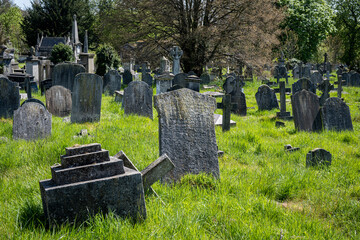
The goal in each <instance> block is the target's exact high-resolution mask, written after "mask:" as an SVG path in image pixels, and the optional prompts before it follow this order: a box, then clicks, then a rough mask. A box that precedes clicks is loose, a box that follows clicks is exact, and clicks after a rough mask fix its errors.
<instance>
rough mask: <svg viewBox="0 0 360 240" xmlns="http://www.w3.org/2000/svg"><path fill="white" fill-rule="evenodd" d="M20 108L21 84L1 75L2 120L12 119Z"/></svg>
mask: <svg viewBox="0 0 360 240" xmlns="http://www.w3.org/2000/svg"><path fill="white" fill-rule="evenodd" d="M19 107H20V92H19V84H18V83H14V82H12V81H10V80H9V79H8V78H7V77H5V76H4V75H0V118H12V116H13V115H14V111H15V110H16V109H18V108H19Z"/></svg>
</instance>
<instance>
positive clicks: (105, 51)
mask: <svg viewBox="0 0 360 240" xmlns="http://www.w3.org/2000/svg"><path fill="white" fill-rule="evenodd" d="M96 66H97V68H96V74H98V75H100V76H104V74H105V73H106V72H107V71H108V70H110V69H117V68H118V67H119V66H120V58H119V56H118V54H117V52H116V51H115V49H114V48H113V47H112V46H110V45H107V44H104V45H100V46H99V47H98V48H97V49H96Z"/></svg>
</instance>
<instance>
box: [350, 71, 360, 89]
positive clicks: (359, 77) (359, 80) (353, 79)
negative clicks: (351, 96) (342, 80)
mask: <svg viewBox="0 0 360 240" xmlns="http://www.w3.org/2000/svg"><path fill="white" fill-rule="evenodd" d="M350 86H354V87H360V73H357V72H356V73H352V74H351V76H350Z"/></svg>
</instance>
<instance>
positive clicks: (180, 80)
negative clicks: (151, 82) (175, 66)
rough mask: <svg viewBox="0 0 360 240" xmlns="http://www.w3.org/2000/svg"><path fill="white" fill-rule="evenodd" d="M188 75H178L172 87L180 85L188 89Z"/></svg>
mask: <svg viewBox="0 0 360 240" xmlns="http://www.w3.org/2000/svg"><path fill="white" fill-rule="evenodd" d="M187 76H188V75H187V74H186V73H179V74H176V75H175V77H174V79H173V81H172V85H173V86H174V85H178V86H180V87H183V88H185V87H186V83H187V82H186V80H185V79H186V78H187Z"/></svg>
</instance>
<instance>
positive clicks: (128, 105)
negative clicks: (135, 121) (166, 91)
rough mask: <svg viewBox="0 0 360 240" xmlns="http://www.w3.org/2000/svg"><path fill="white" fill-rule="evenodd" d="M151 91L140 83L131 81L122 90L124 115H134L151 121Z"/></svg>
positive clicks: (147, 86) (145, 84)
mask: <svg viewBox="0 0 360 240" xmlns="http://www.w3.org/2000/svg"><path fill="white" fill-rule="evenodd" d="M152 96H153V90H152V88H150V87H149V85H148V84H147V83H145V82H142V81H133V82H131V83H130V84H129V85H128V87H127V88H125V89H124V99H123V104H122V106H123V108H124V113H125V114H135V115H139V116H144V117H149V118H151V119H153V109H152Z"/></svg>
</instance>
